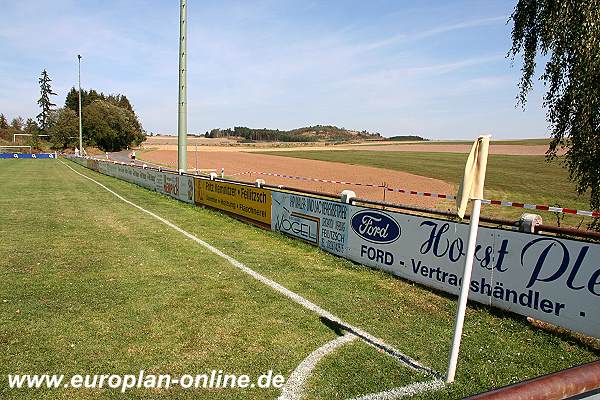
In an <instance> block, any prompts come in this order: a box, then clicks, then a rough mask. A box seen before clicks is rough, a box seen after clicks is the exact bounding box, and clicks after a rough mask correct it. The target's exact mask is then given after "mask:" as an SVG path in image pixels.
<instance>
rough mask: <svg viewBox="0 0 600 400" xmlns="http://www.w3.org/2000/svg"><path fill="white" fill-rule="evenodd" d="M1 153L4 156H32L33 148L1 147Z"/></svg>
mask: <svg viewBox="0 0 600 400" xmlns="http://www.w3.org/2000/svg"><path fill="white" fill-rule="evenodd" d="M0 153H3V154H13V153H14V154H31V153H32V147H31V146H0Z"/></svg>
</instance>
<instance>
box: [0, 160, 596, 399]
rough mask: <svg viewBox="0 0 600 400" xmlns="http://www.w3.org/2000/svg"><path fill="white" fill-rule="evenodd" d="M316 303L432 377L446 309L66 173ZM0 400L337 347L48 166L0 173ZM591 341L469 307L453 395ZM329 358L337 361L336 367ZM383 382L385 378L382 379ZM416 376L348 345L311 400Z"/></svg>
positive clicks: (530, 369)
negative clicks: (96, 380)
mask: <svg viewBox="0 0 600 400" xmlns="http://www.w3.org/2000/svg"><path fill="white" fill-rule="evenodd" d="M70 165H72V166H73V167H74V168H75V169H77V170H78V171H81V172H83V173H84V174H87V175H89V176H92V177H94V179H97V180H98V181H100V182H101V183H103V184H105V185H107V186H108V187H109V188H111V189H112V190H115V191H116V192H117V193H120V194H122V195H123V196H125V197H126V198H127V199H129V200H131V201H133V202H135V203H136V204H139V205H140V206H142V207H144V208H146V209H149V210H150V211H153V212H155V213H157V214H159V215H161V216H162V217H164V218H167V219H169V220H170V221H172V222H173V223H175V224H177V225H178V226H180V227H182V228H183V229H186V230H188V231H189V232H191V233H193V234H195V235H197V236H198V237H200V238H202V239H204V240H206V241H207V242H209V243H211V244H212V245H214V246H216V247H217V248H219V249H221V250H222V251H224V252H225V253H227V254H229V255H231V256H232V257H235V258H236V259H238V260H239V261H241V262H243V263H245V264H246V265H247V266H248V267H250V268H252V269H254V270H256V271H258V272H260V273H262V274H264V275H266V276H267V277H269V278H271V279H274V280H275V281H277V282H279V283H281V284H282V285H284V286H285V287H287V288H289V289H290V290H293V291H295V292H297V293H299V294H301V295H302V296H304V297H306V298H308V299H309V300H311V301H312V302H314V303H316V304H318V305H320V306H321V307H323V308H325V309H327V310H329V311H331V312H332V313H334V314H336V315H338V316H339V317H341V318H342V319H344V320H346V321H347V322H348V323H351V324H354V325H357V326H360V327H362V328H363V329H365V330H367V331H368V332H370V333H371V334H374V335H376V336H378V337H381V338H382V339H383V340H385V341H386V342H388V343H390V344H391V345H393V346H395V347H397V348H399V349H400V350H402V351H404V352H405V353H406V354H408V355H410V356H411V357H413V358H416V359H417V360H419V361H421V362H423V363H424V364H426V365H428V366H431V367H433V368H435V369H437V370H439V371H442V372H443V371H444V370H445V367H446V361H447V356H448V349H449V344H450V340H451V336H452V325H453V318H454V309H455V306H456V303H455V299H454V298H452V297H450V296H445V295H440V294H439V293H436V292H433V291H429V290H426V289H423V288H421V287H419V286H416V285H414V284H411V283H409V282H405V281H403V280H400V279H396V278H393V277H391V276H390V275H388V274H385V273H383V272H378V271H374V270H370V269H367V268H365V267H362V266H359V265H356V264H353V263H351V262H349V261H346V260H343V259H340V258H337V257H334V256H332V255H329V254H326V253H324V252H322V251H320V250H319V249H317V248H314V247H312V246H309V245H307V244H305V243H302V242H299V241H296V240H293V239H291V238H287V237H284V236H282V235H279V234H276V233H272V232H266V231H263V230H260V229H258V228H254V227H252V226H249V225H246V224H244V223H241V222H239V221H236V220H234V219H231V218H228V217H225V216H223V215H222V214H220V213H218V212H214V211H211V210H207V209H202V208H198V207H194V206H191V205H187V204H184V203H180V202H178V201H175V200H172V199H170V198H167V197H164V196H161V195H158V194H156V193H153V192H150V191H147V190H145V189H142V188H139V187H137V186H134V185H131V184H129V183H126V182H122V181H118V180H116V179H113V178H110V177H106V176H103V175H100V174H98V173H95V172H93V171H90V170H86V169H84V168H82V167H79V166H77V165H75V164H72V163H70ZM0 182H2V187H3V190H2V191H0V209H1V210H2V211H3V212H2V213H1V214H0V237H2V246H0V298H1V300H0V349H1V355H0V375H1V378H0V397H2V398H22V397H24V396H27V397H30V398H31V397H34V396H35V397H36V398H62V399H71V398H86V399H91V398H107V397H108V398H117V397H121V395H120V393H119V392H117V391H113V390H104V391H99V390H83V389H81V390H78V391H77V390H73V389H59V390H54V391H47V390H46V391H40V392H32V391H29V392H27V391H15V390H9V389H8V388H7V380H6V375H7V374H9V373H61V374H65V375H67V376H68V375H71V374H75V373H98V374H101V373H137V371H139V370H140V369H144V370H145V371H147V372H154V373H173V374H182V373H191V374H198V373H204V372H206V371H208V370H210V369H212V368H217V369H218V368H220V369H223V370H226V371H228V372H232V373H238V374H240V373H248V374H251V375H257V374H260V373H262V372H264V371H267V370H269V369H272V370H273V371H274V372H275V373H281V374H283V375H284V376H286V377H287V376H289V374H290V373H291V371H292V370H293V369H294V368H295V367H296V366H297V365H298V363H300V362H301V361H302V360H303V359H304V358H305V357H306V356H307V355H308V354H310V353H311V352H312V351H314V350H315V349H316V348H318V347H320V346H322V345H323V344H325V343H326V342H327V341H329V340H332V339H333V338H335V336H336V332H334V331H333V330H331V329H330V328H329V327H328V326H327V325H326V324H324V323H323V322H321V321H320V319H319V318H318V316H317V315H315V314H313V313H312V312H310V311H307V310H306V309H304V308H302V307H301V306H299V305H297V304H295V303H293V302H291V301H290V300H288V299H286V298H284V297H282V296H281V295H279V294H277V293H276V292H274V291H273V290H271V289H270V288H268V287H266V286H264V285H263V284H261V283H259V282H257V281H255V280H254V279H253V278H250V277H249V276H247V275H246V274H244V273H243V272H241V271H239V270H237V269H235V268H234V267H232V266H231V265H230V264H228V263H227V262H225V261H224V260H222V259H221V258H219V257H217V256H215V255H213V254H212V253H209V252H208V251H207V250H204V249H203V248H202V247H200V246H198V245H197V244H196V243H194V242H192V241H190V240H188V239H186V238H185V237H184V236H182V235H181V234H179V233H178V232H176V231H174V230H172V229H170V228H168V227H167V226H165V225H163V224H161V223H160V222H158V221H157V220H155V219H152V218H151V217H150V216H148V215H146V214H144V213H141V212H140V211H139V210H137V209H135V208H133V207H131V206H129V205H127V204H125V203H123V202H121V201H119V200H118V199H117V198H115V197H114V196H113V195H111V194H110V193H108V192H106V191H105V190H103V189H101V188H100V187H98V186H97V185H95V184H94V183H92V182H90V181H88V180H86V179H83V178H82V177H80V176H78V175H76V174H74V173H73V172H72V171H70V170H69V169H68V168H67V167H66V166H64V165H62V164H60V163H59V162H56V161H54V160H14V161H13V160H9V161H3V162H0ZM599 348H600V346H598V343H597V341H591V342H589V343H588V344H585V343H583V342H581V341H580V340H579V339H578V338H576V337H574V336H571V335H568V334H561V335H557V334H554V333H550V332H547V331H544V330H542V329H540V328H537V327H534V326H532V325H530V324H528V323H527V322H526V321H525V320H524V319H523V318H517V317H513V316H510V315H506V314H504V313H499V312H497V311H494V310H490V309H488V308H486V307H482V306H473V307H470V308H469V309H468V312H467V318H466V321H465V335H464V340H463V344H462V347H461V358H460V362H459V369H458V375H457V383H456V384H454V385H452V386H450V387H449V388H447V389H445V390H444V391H442V392H438V393H433V394H425V395H423V396H421V397H419V398H431V399H434V398H435V399H438V398H441V399H453V398H457V397H461V396H465V395H468V394H473V393H476V392H479V391H482V390H485V389H489V388H491V387H495V386H499V385H504V384H508V383H511V382H515V381H518V380H522V379H525V378H528V377H532V376H536V375H540V374H543V373H547V372H551V371H556V370H559V369H562V368H567V367H570V366H573V365H576V364H581V363H584V362H587V361H592V360H595V359H597V358H598V357H599V356H600V350H599ZM338 356H339V357H338ZM388 371H389V373H388ZM414 379H417V380H418V379H423V378H422V377H418V376H414V374H413V373H411V372H410V371H408V370H406V369H405V368H403V367H401V366H399V364H396V363H395V362H393V360H391V359H390V358H389V357H388V356H386V355H384V354H381V353H379V352H377V351H376V350H374V349H373V348H371V347H368V346H364V345H362V344H361V343H360V342H354V344H352V345H348V347H343V348H342V349H340V350H338V352H336V353H333V354H331V355H329V356H328V357H327V358H326V359H325V360H324V361H323V364H321V365H319V366H318V368H317V370H316V371H315V375H314V376H312V377H311V379H310V380H309V388H308V389H309V393H310V397H311V398H312V397H315V398H332V397H333V396H334V395H333V394H335V396H337V397H340V398H343V397H349V396H355V395H359V394H366V393H370V392H376V391H380V390H384V389H388V388H390V387H394V386H396V385H401V384H404V383H407V382H409V381H411V382H412V381H413V380H414ZM278 394H279V391H278V390H275V389H270V390H260V389H247V390H236V389H222V390H213V391H211V392H208V393H207V392H205V391H202V390H200V392H199V391H198V390H188V391H183V390H181V389H173V390H171V391H169V392H166V391H160V390H156V391H144V390H137V389H136V390H132V391H130V392H128V393H127V396H128V397H129V398H166V397H168V396H172V397H177V398H186V397H187V398H193V397H197V396H199V395H206V397H208V398H216V399H233V398H236V399H237V398H275V397H277V395H278Z"/></svg>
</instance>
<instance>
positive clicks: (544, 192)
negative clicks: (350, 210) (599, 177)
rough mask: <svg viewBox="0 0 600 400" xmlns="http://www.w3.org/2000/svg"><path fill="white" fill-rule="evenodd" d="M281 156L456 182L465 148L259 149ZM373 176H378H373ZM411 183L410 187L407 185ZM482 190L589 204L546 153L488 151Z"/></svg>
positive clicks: (511, 197)
mask: <svg viewBox="0 0 600 400" xmlns="http://www.w3.org/2000/svg"><path fill="white" fill-rule="evenodd" d="M262 154H271V155H275V156H282V157H295V158H305V159H311V160H322V161H332V162H341V163H346V164H351V165H366V166H371V167H379V168H385V169H391V170H396V171H404V172H409V173H412V174H416V175H422V176H427V177H430V178H435V179H440V180H443V181H446V182H448V183H453V184H455V188H458V183H459V181H460V180H461V179H462V175H463V172H464V165H465V161H466V157H467V156H466V154H457V153H424V152H395V151H378V152H373V151H368V150H367V151H365V150H364V151H356V150H352V151H346V150H338V151H285V152H280V151H278V152H262ZM375 180H376V179H375ZM394 185H395V186H398V187H404V186H403V185H402V183H401V182H390V186H394ZM409 189H410V188H409ZM484 193H485V196H486V198H488V199H497V200H507V201H516V202H524V203H533V204H548V205H552V206H560V207H568V208H576V209H583V210H587V209H589V203H588V199H589V197H588V196H587V195H583V196H578V195H577V193H576V191H575V186H574V184H573V183H572V182H571V181H570V180H569V176H568V172H567V170H566V169H565V168H563V167H562V166H561V164H560V161H559V160H555V161H553V162H552V163H547V162H546V161H545V157H544V156H509V155H494V154H492V155H490V156H489V160H488V167H487V175H486V180H485V192H484ZM525 211H526V210H523V209H517V208H508V207H499V206H484V207H483V209H482V214H483V215H488V216H495V217H503V218H510V219H518V217H519V216H520V215H521V214H522V213H523V212H525ZM536 213H539V214H541V215H542V217H543V219H544V222H545V223H548V224H556V223H557V219H556V218H557V214H555V213H550V212H543V211H536ZM562 217H564V220H561V224H562V225H568V226H577V225H579V224H580V223H581V222H582V221H583V225H584V226H585V223H587V222H588V221H589V220H590V219H589V218H586V217H577V216H570V215H566V216H565V215H563V216H561V218H562Z"/></svg>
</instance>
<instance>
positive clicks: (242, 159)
mask: <svg viewBox="0 0 600 400" xmlns="http://www.w3.org/2000/svg"><path fill="white" fill-rule="evenodd" d="M139 156H140V157H141V158H143V159H145V160H149V161H152V162H157V163H161V164H167V165H171V166H175V165H176V164H177V151H173V150H155V151H148V152H144V153H140V154H139ZM198 160H199V163H198V166H199V168H200V169H215V170H217V171H219V173H220V171H221V168H225V175H226V176H231V175H233V174H238V173H241V172H246V171H254V172H269V173H279V174H286V175H298V176H304V177H312V178H321V179H330V180H338V181H348V182H358V183H363V184H364V183H370V184H375V185H381V184H383V183H387V184H388V186H390V187H396V188H406V189H413V190H417V191H426V192H434V193H454V192H455V188H454V186H453V185H451V184H448V183H446V182H443V181H441V180H438V179H433V178H427V177H423V176H418V175H413V174H409V173H406V172H400V171H392V170H387V169H382V168H374V167H366V166H359V165H348V164H342V163H335V162H327V161H315V160H303V159H297V158H288V157H285V158H284V157H278V156H273V155H263V154H254V153H242V152H231V151H222V152H217V151H199V152H198ZM188 166H189V168H194V167H195V153H194V152H191V151H188ZM257 178H261V179H264V180H265V181H266V182H267V183H268V184H271V185H285V186H289V187H298V188H302V189H309V190H317V191H321V192H328V193H336V194H337V193H340V192H341V191H342V190H344V189H350V190H353V191H354V192H356V194H357V196H358V197H366V198H370V199H374V200H382V199H383V192H384V191H383V189H382V188H370V187H362V186H353V185H341V184H334V183H324V182H310V181H302V180H295V179H288V178H280V177H273V176H263V175H256V174H252V175H239V176H236V179H239V180H244V181H255V180H256V179H257ZM386 200H388V201H393V202H402V203H404V204H413V205H421V206H424V207H436V208H440V207H441V208H447V207H448V206H449V205H450V204H451V203H449V202H447V201H446V202H445V203H440V201H439V200H437V201H436V200H434V199H429V198H423V197H416V196H409V195H404V194H400V193H393V192H387V193H386ZM444 205H445V207H444Z"/></svg>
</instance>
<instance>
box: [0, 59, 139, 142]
mask: <svg viewBox="0 0 600 400" xmlns="http://www.w3.org/2000/svg"><path fill="white" fill-rule="evenodd" d="M38 82H39V85H40V98H39V99H38V101H37V103H38V105H39V106H40V113H39V114H38V115H37V116H36V120H34V119H33V118H28V119H27V120H26V121H25V120H23V118H22V117H20V116H18V117H15V118H14V119H13V120H12V121H11V122H10V123H9V122H8V119H7V117H6V116H5V115H4V114H0V138H2V139H4V140H6V141H12V140H13V135H14V134H16V133H25V134H28V135H30V136H27V139H26V143H27V144H28V145H30V146H33V147H34V148H39V147H40V146H41V141H40V137H41V136H40V135H44V136H42V137H44V138H46V136H45V135H48V136H47V139H46V140H47V141H48V143H49V145H50V146H51V148H53V149H57V150H64V149H66V148H74V147H76V146H78V145H79V92H78V91H77V90H76V89H75V88H74V87H73V88H71V90H69V92H68V93H67V96H66V99H65V105H64V107H61V108H56V104H54V103H52V96H56V93H54V92H53V91H52V87H51V82H52V80H51V79H50V77H49V76H48V73H47V71H46V70H44V71H42V73H41V76H40V78H39V80H38ZM81 109H82V136H83V144H84V147H97V148H99V149H100V150H102V151H119V150H122V149H124V148H126V147H128V146H131V145H139V144H140V143H142V142H143V141H144V139H145V132H144V129H143V127H142V125H141V123H140V121H139V119H138V117H137V115H136V113H135V111H134V110H133V107H132V105H131V103H130V101H129V99H128V98H127V96H125V95H123V94H108V95H106V94H104V93H102V92H98V91H96V90H94V89H90V90H81Z"/></svg>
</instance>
